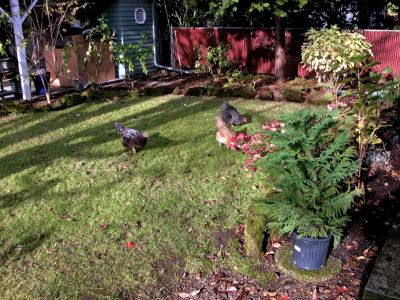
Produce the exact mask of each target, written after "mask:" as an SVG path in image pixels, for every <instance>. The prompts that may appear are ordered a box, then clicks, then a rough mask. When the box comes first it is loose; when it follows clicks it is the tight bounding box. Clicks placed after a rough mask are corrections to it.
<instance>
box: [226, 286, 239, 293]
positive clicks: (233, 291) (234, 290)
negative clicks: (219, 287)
mask: <svg viewBox="0 0 400 300" xmlns="http://www.w3.org/2000/svg"><path fill="white" fill-rule="evenodd" d="M236 292H237V288H236V287H234V286H231V287H229V288H227V289H226V290H225V293H236Z"/></svg>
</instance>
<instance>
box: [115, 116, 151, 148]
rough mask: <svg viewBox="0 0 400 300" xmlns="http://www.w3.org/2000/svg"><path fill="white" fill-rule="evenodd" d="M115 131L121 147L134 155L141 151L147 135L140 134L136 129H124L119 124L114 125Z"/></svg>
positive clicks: (144, 133)
mask: <svg viewBox="0 0 400 300" xmlns="http://www.w3.org/2000/svg"><path fill="white" fill-rule="evenodd" d="M115 129H116V130H117V133H118V134H119V136H120V137H121V141H122V145H124V147H125V148H128V149H131V150H132V151H133V153H136V152H138V151H140V150H141V149H143V147H144V146H145V145H146V143H147V137H148V136H147V133H146V132H143V133H142V132H141V131H139V130H137V129H133V128H126V127H125V126H124V125H122V124H121V123H118V122H116V123H115Z"/></svg>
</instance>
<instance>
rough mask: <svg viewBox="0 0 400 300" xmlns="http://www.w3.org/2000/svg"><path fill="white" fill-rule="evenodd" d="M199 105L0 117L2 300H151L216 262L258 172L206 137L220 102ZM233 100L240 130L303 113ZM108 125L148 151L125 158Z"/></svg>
mask: <svg viewBox="0 0 400 300" xmlns="http://www.w3.org/2000/svg"><path fill="white" fill-rule="evenodd" d="M199 99H200V98H191V97H178V96H167V97H159V98H127V99H123V100H120V101H117V102H103V103H98V104H94V103H89V104H83V105H79V106H75V107H72V108H69V109H65V110H62V111H56V112H50V113H34V114H26V115H17V116H7V117H2V118H0V187H1V189H0V220H1V221H0V278H1V280H0V295H2V296H1V298H2V299H54V298H61V299H79V298H82V297H84V296H95V297H98V298H99V299H123V298H124V297H126V295H136V297H138V298H143V299H144V298H146V297H147V298H151V299H154V298H156V297H161V296H163V295H165V294H166V293H168V288H169V287H171V286H172V285H174V284H176V283H177V282H178V278H179V277H180V276H181V275H182V272H183V270H185V271H188V272H195V271H202V270H203V271H204V270H206V269H207V268H212V267H215V266H216V264H218V262H214V263H212V262H210V261H209V259H207V256H208V255H209V254H211V253H215V252H218V250H217V249H215V244H216V243H215V235H216V233H217V232H222V231H226V230H229V229H232V228H235V227H237V226H238V224H239V223H241V222H243V220H244V214H245V211H246V205H247V204H248V203H249V201H250V199H251V198H252V197H256V196H257V194H258V193H259V192H258V191H255V190H254V189H252V185H254V181H256V180H257V176H255V177H253V178H247V177H246V176H244V175H245V174H244V172H243V171H242V169H241V168H242V166H243V163H244V161H245V159H246V157H245V156H244V155H243V154H241V153H236V152H233V151H230V150H227V149H226V148H225V147H218V143H217V142H216V141H215V132H216V130H215V127H214V122H213V120H214V117H215V116H216V115H217V114H218V112H219V108H220V105H221V103H222V102H221V100H220V99H211V98H209V99H208V98H207V99H204V98H201V99H200V100H199ZM231 103H232V104H233V105H234V106H236V107H237V108H238V110H239V111H241V112H244V113H246V114H247V115H249V116H251V117H252V120H251V123H250V124H248V125H246V126H242V127H241V129H242V130H249V131H255V130H260V126H261V124H262V122H263V121H264V120H270V119H272V118H273V117H275V116H277V115H278V114H281V113H282V112H285V111H290V110H294V109H296V108H298V107H299V106H300V105H298V104H292V103H276V102H269V103H266V102H259V101H250V100H246V101H244V100H234V101H231ZM115 121H121V122H123V123H124V124H126V125H127V126H129V127H135V128H138V129H141V130H146V131H148V133H149V136H150V137H149V141H148V144H147V146H146V148H145V149H144V150H143V151H142V152H140V153H139V154H137V155H133V154H132V152H129V151H125V150H124V149H123V147H122V145H121V142H120V139H119V137H118V136H117V134H116V132H115V129H114V122H115ZM129 241H132V242H134V243H135V246H134V247H132V248H127V247H126V244H127V242H129ZM232 251H235V250H234V248H233V249H232ZM232 257H235V253H233V254H232ZM224 264H225V265H226V266H227V267H229V260H228V261H225V262H224Z"/></svg>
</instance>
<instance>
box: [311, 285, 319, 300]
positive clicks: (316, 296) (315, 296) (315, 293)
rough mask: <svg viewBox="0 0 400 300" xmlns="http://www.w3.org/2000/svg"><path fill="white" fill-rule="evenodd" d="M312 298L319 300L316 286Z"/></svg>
mask: <svg viewBox="0 0 400 300" xmlns="http://www.w3.org/2000/svg"><path fill="white" fill-rule="evenodd" d="M312 300H318V290H317V288H314V291H313V294H312Z"/></svg>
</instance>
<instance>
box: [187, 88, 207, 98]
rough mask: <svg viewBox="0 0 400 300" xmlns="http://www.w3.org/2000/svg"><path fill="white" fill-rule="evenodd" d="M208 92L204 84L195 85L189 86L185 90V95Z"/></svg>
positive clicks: (201, 94) (197, 94)
mask: <svg viewBox="0 0 400 300" xmlns="http://www.w3.org/2000/svg"><path fill="white" fill-rule="evenodd" d="M206 94H207V88H205V87H202V86H194V87H190V88H188V89H187V90H186V91H185V92H184V95H185V96H203V95H206Z"/></svg>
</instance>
